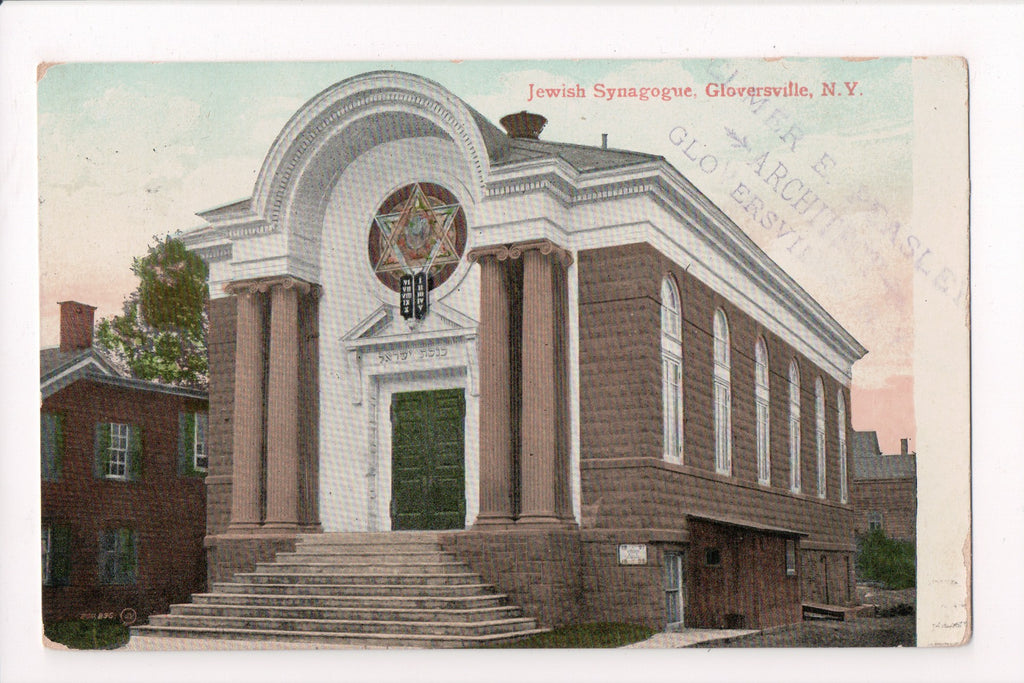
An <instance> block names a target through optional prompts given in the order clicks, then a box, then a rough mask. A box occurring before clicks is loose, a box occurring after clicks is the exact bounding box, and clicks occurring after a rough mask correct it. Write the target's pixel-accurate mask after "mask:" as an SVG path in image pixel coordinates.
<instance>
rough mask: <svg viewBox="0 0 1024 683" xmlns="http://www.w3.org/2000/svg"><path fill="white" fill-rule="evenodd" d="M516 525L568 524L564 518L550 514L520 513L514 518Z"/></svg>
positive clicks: (558, 525)
mask: <svg viewBox="0 0 1024 683" xmlns="http://www.w3.org/2000/svg"><path fill="white" fill-rule="evenodd" d="M516 526H557V527H565V526H569V523H568V522H566V521H565V520H564V519H559V518H558V517H553V516H551V515H520V516H519V519H517V520H516Z"/></svg>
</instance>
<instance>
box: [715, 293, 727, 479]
mask: <svg viewBox="0 0 1024 683" xmlns="http://www.w3.org/2000/svg"><path fill="white" fill-rule="evenodd" d="M714 335H715V349H714V367H715V370H714V380H713V384H714V400H715V471H716V472H719V473H720V474H732V389H731V381H730V377H729V373H730V363H729V322H728V321H727V320H726V318H725V311H723V310H722V309H718V310H717V311H715V320H714Z"/></svg>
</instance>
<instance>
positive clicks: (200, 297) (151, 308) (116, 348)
mask: <svg viewBox="0 0 1024 683" xmlns="http://www.w3.org/2000/svg"><path fill="white" fill-rule="evenodd" d="M132 272H133V273H135V275H136V276H137V277H138V278H139V286H138V287H137V288H136V289H135V291H134V292H132V293H131V294H129V295H128V297H127V298H126V299H125V301H124V309H123V310H124V312H123V313H122V314H121V315H116V316H114V317H112V318H105V319H103V320H101V321H100V324H99V327H98V328H97V330H96V340H97V342H98V344H99V346H100V347H102V348H104V349H106V350H107V351H108V352H109V353H110V355H111V356H112V357H113V360H114V361H115V362H116V363H118V364H119V365H121V366H123V367H124V368H125V369H126V370H127V371H128V372H129V373H130V374H131V375H132V377H135V378H137V379H144V380H153V381H158V382H164V383H166V384H175V385H179V386H187V387H195V388H202V389H205V388H206V383H207V373H208V368H209V366H208V362H207V357H206V333H207V330H208V328H209V318H208V317H207V312H206V301H207V299H208V297H209V290H208V287H207V284H206V275H207V268H206V264H205V263H204V262H203V260H202V259H201V258H199V257H198V256H196V255H195V254H193V253H191V252H190V251H188V250H187V249H186V248H185V245H184V244H183V243H182V242H181V240H179V239H177V238H175V237H172V236H167V237H164V238H162V239H161V238H159V237H158V238H155V241H154V243H153V244H152V245H151V246H150V247H149V250H148V252H147V253H146V255H145V256H142V257H137V258H135V259H133V261H132Z"/></svg>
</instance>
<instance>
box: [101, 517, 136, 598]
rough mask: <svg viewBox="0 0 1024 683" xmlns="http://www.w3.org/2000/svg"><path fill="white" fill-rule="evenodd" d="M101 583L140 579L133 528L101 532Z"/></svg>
mask: <svg viewBox="0 0 1024 683" xmlns="http://www.w3.org/2000/svg"><path fill="white" fill-rule="evenodd" d="M99 565H100V566H99V569H100V583H103V584H117V585H124V584H132V583H135V582H136V580H137V579H138V552H137V542H136V537H135V532H134V531H133V530H132V529H128V528H120V529H107V530H104V531H101V532H100V557H99Z"/></svg>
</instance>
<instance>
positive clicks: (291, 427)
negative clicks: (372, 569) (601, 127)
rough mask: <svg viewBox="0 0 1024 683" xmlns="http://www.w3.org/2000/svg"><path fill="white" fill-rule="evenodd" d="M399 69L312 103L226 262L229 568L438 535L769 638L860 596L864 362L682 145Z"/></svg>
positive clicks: (555, 618) (212, 255) (487, 558)
mask: <svg viewBox="0 0 1024 683" xmlns="http://www.w3.org/2000/svg"><path fill="white" fill-rule="evenodd" d="M501 123H502V125H503V126H504V127H505V130H502V129H501V128H499V127H498V126H496V125H494V124H493V123H491V122H490V121H488V120H486V119H485V118H484V117H483V116H482V115H480V114H479V113H478V112H476V111H474V110H473V109H472V108H471V107H470V105H468V104H467V103H466V102H463V101H462V100H460V99H459V98H458V97H457V96H456V95H454V94H453V93H451V92H449V91H447V90H446V89H445V88H443V87H442V86H440V85H439V84H437V83H435V82H432V81H430V80H427V79H424V78H421V77H419V76H415V75H411V74H406V73H395V72H375V73H367V74H365V75H361V76H357V77H355V78H351V79H348V80H345V81H343V82H340V83H338V84H336V85H334V86H332V87H330V88H328V89H327V90H325V91H323V92H322V93H320V94H319V95H317V96H316V97H314V98H313V99H312V100H310V101H309V102H308V103H306V104H305V105H304V106H303V107H302V108H301V109H300V110H299V111H298V112H297V113H296V114H295V115H294V116H293V117H292V119H291V120H290V121H289V122H288V124H287V125H286V126H285V127H284V129H283V130H282V131H281V133H280V134H279V135H278V137H277V139H276V140H275V142H274V144H273V146H272V147H271V149H270V150H269V152H268V154H267V157H266V160H265V161H264V163H263V167H262V169H261V170H260V173H259V177H258V180H257V182H256V185H255V188H254V191H253V194H252V196H251V197H248V198H245V199H244V200H242V201H238V202H235V203H232V204H228V205H225V206H222V207H220V208H216V209H212V210H209V211H205V212H203V213H201V214H200V216H201V217H202V218H203V219H204V220H205V221H206V225H205V226H204V227H202V228H199V229H197V230H195V231H192V232H190V233H188V234H186V235H185V237H184V240H185V242H186V244H187V245H188V246H189V248H190V249H192V250H194V251H195V252H196V253H198V254H199V255H200V256H202V257H203V259H204V260H205V261H206V262H207V263H208V264H209V267H210V283H209V284H210V296H211V301H210V340H209V352H210V415H211V419H210V461H209V475H208V476H207V478H206V488H207V495H208V501H207V537H206V544H207V547H208V549H209V556H208V562H209V576H210V582H211V583H212V582H214V581H220V580H224V579H225V578H227V577H229V576H231V574H232V573H234V572H238V571H251V569H252V567H253V566H254V565H255V564H256V562H257V561H266V560H268V559H271V558H272V557H273V556H274V554H275V553H276V552H279V551H286V550H291V549H292V548H294V546H295V543H296V537H297V535H299V534H302V533H319V532H336V531H348V532H359V531H367V532H369V531H374V532H389V531H400V530H406V529H444V530H450V531H451V532H452V533H451V534H448V535H445V539H446V541H445V544H446V547H448V548H449V549H450V550H451V551H453V552H455V553H456V554H457V555H458V556H459V557H460V558H461V559H463V560H465V561H466V562H467V563H468V564H469V565H471V566H472V567H473V569H474V570H475V571H477V572H479V573H480V574H481V575H482V576H483V577H484V578H485V579H486V580H487V581H488V582H490V583H493V584H496V585H497V586H499V588H500V589H501V590H502V591H503V592H506V593H508V594H509V595H510V596H511V597H512V598H513V599H514V600H516V601H517V602H518V603H519V604H521V605H523V606H524V607H525V608H526V609H527V612H528V613H529V614H530V615H531V616H535V617H536V618H538V619H539V620H540V621H541V622H542V623H544V624H547V625H557V624H562V623H566V622H570V621H612V620H614V621H631V622H636V623H644V624H648V625H651V626H654V627H665V626H667V625H672V624H685V625H687V626H697V627H722V626H747V627H767V626H772V625H777V624H783V623H789V622H793V621H797V620H799V619H800V618H801V602H802V601H803V602H817V603H831V604H835V605H848V604H853V603H855V602H856V593H855V590H854V575H853V557H854V552H855V543H854V533H853V520H854V512H853V509H852V507H851V505H850V494H849V471H848V466H847V444H848V442H849V434H850V412H849V405H850V393H849V392H850V389H849V387H850V379H851V372H852V365H853V363H854V362H855V361H856V360H857V359H858V358H860V357H861V356H863V355H864V353H865V352H866V351H865V349H864V348H863V347H862V346H861V345H860V344H859V343H858V342H857V341H856V340H855V339H854V338H853V337H852V336H851V335H850V334H849V333H848V332H847V331H846V330H844V329H843V327H842V326H840V324H839V323H838V322H836V320H834V319H833V318H832V317H831V316H830V315H829V314H828V312H827V311H825V310H824V309H823V308H822V307H821V306H820V305H819V304H818V303H817V302H816V301H815V300H814V299H812V298H811V297H810V296H809V295H808V294H807V293H806V292H805V291H804V290H803V289H801V288H800V286H799V285H798V284H797V283H796V282H794V281H793V280H792V278H790V277H789V276H788V275H787V274H786V273H785V272H783V271H782V269H781V268H779V266H778V265H776V264H775V263H774V262H773V261H772V260H771V259H769V258H768V257H767V256H766V255H765V254H764V253H763V252H762V251H761V250H760V249H759V248H758V247H757V246H756V245H755V244H754V242H753V241H752V240H751V239H750V238H748V237H747V236H746V235H745V234H744V233H743V232H742V231H741V230H740V229H739V228H738V227H737V226H736V224H735V223H733V222H732V221H731V220H730V219H729V218H728V216H726V215H725V214H724V213H723V212H722V211H721V210H720V209H719V208H718V207H717V206H715V205H714V204H713V203H712V202H710V201H709V200H708V199H707V198H706V197H705V196H704V195H702V194H701V193H700V191H698V190H697V189H696V188H695V187H694V186H693V185H692V184H691V183H690V182H689V181H688V180H687V179H686V178H685V177H684V176H683V175H682V174H680V173H679V171H678V170H676V169H675V168H674V167H672V166H671V165H670V164H669V163H668V162H666V161H665V159H663V158H661V157H657V156H653V155H649V154H642V153H636V152H630V151H625V150H618V149H608V148H605V147H603V146H593V147H591V146H583V145H577V144H565V143H558V142H554V141H547V140H543V139H541V138H540V133H541V129H542V128H543V125H544V119H543V117H540V116H538V115H534V114H528V113H525V112H522V113H519V114H514V115H511V116H508V117H505V118H504V119H502V122H501Z"/></svg>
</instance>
